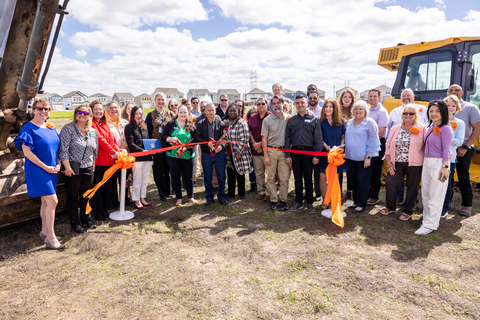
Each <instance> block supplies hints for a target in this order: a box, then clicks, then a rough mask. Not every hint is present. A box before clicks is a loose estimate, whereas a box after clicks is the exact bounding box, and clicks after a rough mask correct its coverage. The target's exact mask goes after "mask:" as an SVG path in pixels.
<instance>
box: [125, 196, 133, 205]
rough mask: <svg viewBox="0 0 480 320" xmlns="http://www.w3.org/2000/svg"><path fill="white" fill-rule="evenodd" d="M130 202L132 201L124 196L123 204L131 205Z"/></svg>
mask: <svg viewBox="0 0 480 320" xmlns="http://www.w3.org/2000/svg"><path fill="white" fill-rule="evenodd" d="M131 204H133V201H132V200H130V198H128V197H127V198H125V205H126V206H129V205H131Z"/></svg>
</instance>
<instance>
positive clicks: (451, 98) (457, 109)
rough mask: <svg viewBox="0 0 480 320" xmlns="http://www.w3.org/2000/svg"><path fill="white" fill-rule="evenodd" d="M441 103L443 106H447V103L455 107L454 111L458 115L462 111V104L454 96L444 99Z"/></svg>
mask: <svg viewBox="0 0 480 320" xmlns="http://www.w3.org/2000/svg"><path fill="white" fill-rule="evenodd" d="M443 102H445V104H447V102H452V103H454V104H455V106H456V107H457V108H456V109H455V113H459V112H460V111H462V104H461V103H460V100H459V99H458V97H457V96H456V95H454V94H451V95H449V96H448V97H446V98H444V99H443Z"/></svg>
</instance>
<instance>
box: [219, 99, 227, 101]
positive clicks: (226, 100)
mask: <svg viewBox="0 0 480 320" xmlns="http://www.w3.org/2000/svg"><path fill="white" fill-rule="evenodd" d="M220 101H228V99H220Z"/></svg>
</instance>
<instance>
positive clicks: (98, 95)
mask: <svg viewBox="0 0 480 320" xmlns="http://www.w3.org/2000/svg"><path fill="white" fill-rule="evenodd" d="M90 97H104V98H110V96H109V95H106V94H103V93H95V94H92V95H90Z"/></svg>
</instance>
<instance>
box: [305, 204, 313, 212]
mask: <svg viewBox="0 0 480 320" xmlns="http://www.w3.org/2000/svg"><path fill="white" fill-rule="evenodd" d="M307 208H308V213H315V208H314V207H313V203H309V204H307Z"/></svg>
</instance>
